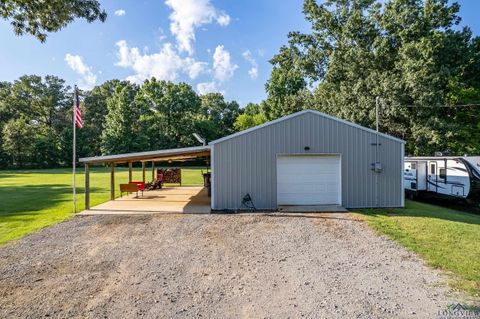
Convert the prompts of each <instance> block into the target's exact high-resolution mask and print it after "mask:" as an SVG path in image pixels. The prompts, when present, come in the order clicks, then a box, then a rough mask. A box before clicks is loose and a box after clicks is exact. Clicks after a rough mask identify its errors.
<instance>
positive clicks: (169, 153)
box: [79, 145, 210, 163]
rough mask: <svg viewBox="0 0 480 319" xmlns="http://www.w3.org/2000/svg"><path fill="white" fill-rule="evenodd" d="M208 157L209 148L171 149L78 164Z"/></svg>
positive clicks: (92, 158) (91, 158)
mask: <svg viewBox="0 0 480 319" xmlns="http://www.w3.org/2000/svg"><path fill="white" fill-rule="evenodd" d="M208 156H210V146H208V145H207V146H195V147H184V148H172V149H168V150H158V151H149V152H137V153H127V154H117V155H106V156H95V157H84V158H80V160H79V161H80V163H125V162H142V161H168V160H183V159H191V158H197V157H208Z"/></svg>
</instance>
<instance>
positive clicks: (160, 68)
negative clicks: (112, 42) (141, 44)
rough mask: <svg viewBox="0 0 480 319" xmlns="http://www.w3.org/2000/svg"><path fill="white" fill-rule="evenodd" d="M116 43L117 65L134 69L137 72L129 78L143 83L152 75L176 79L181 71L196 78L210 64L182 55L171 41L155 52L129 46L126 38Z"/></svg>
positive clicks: (159, 77)
mask: <svg viewBox="0 0 480 319" xmlns="http://www.w3.org/2000/svg"><path fill="white" fill-rule="evenodd" d="M116 45H117V47H118V52H117V57H118V62H117V63H116V65H118V66H121V67H123V68H130V69H132V70H133V71H134V72H135V73H134V74H133V75H131V76H129V77H128V78H127V80H129V81H131V82H134V83H141V82H142V81H143V80H145V79H149V78H151V77H155V78H157V79H159V80H167V81H174V80H176V79H177V78H178V76H179V74H180V73H184V74H187V75H188V76H189V77H190V79H195V78H196V77H198V75H200V74H201V73H203V72H205V71H206V69H207V66H208V63H206V62H199V61H195V59H193V58H190V57H187V58H182V57H180V56H179V55H178V54H177V52H176V51H175V49H174V48H173V45H172V44H171V43H165V44H164V45H163V46H162V48H161V49H160V51H159V52H157V53H153V54H147V53H143V54H142V53H140V50H139V49H138V48H136V47H133V48H129V47H128V44H127V42H126V41H125V40H121V41H118V42H117V43H116Z"/></svg>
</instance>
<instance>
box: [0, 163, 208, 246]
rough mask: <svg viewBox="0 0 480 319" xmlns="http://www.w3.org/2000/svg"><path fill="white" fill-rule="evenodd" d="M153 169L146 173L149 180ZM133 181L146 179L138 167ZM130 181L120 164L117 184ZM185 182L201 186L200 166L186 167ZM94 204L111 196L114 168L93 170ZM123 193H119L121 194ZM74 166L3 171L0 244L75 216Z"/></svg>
mask: <svg viewBox="0 0 480 319" xmlns="http://www.w3.org/2000/svg"><path fill="white" fill-rule="evenodd" d="M150 177H151V171H149V170H148V171H147V172H146V179H147V180H149V179H150ZM76 178H77V211H78V212H80V211H82V210H83V209H84V208H85V196H84V187H83V186H84V176H83V170H82V169H79V171H78V172H77V177H76ZM133 180H142V172H141V168H134V172H133ZM126 182H128V169H126V168H120V167H118V168H117V169H116V172H115V183H116V185H117V189H116V193H119V191H118V184H120V183H126ZM182 182H183V185H201V184H202V183H203V179H202V175H201V173H200V169H196V168H189V169H182ZM90 189H91V191H90V205H91V206H94V205H97V204H100V203H103V202H105V201H107V200H109V199H110V169H109V168H107V167H96V168H92V169H91V171H90ZM118 195H119V194H118ZM71 212H72V171H71V169H43V170H11V171H0V245H1V244H4V243H6V242H8V241H11V240H14V239H17V238H20V237H22V236H24V235H26V234H29V233H32V232H34V231H36V230H38V229H41V228H43V227H46V226H49V225H52V224H54V223H57V222H60V221H62V220H65V219H68V218H71V217H73V216H74V215H73V214H72V213H71Z"/></svg>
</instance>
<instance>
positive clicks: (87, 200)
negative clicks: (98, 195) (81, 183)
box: [85, 163, 90, 210]
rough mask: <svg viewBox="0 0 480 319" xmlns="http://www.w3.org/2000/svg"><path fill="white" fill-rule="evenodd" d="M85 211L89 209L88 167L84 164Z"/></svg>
mask: <svg viewBox="0 0 480 319" xmlns="http://www.w3.org/2000/svg"><path fill="white" fill-rule="evenodd" d="M85 209H86V210H89V209H90V165H89V164H88V163H85Z"/></svg>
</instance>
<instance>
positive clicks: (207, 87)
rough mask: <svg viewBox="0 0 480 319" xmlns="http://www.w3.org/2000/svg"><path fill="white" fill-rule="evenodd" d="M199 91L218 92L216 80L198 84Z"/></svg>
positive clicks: (206, 92)
mask: <svg viewBox="0 0 480 319" xmlns="http://www.w3.org/2000/svg"><path fill="white" fill-rule="evenodd" d="M197 91H198V93H199V94H201V95H205V94H208V93H213V92H218V89H217V85H216V84H215V82H202V83H198V84H197Z"/></svg>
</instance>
